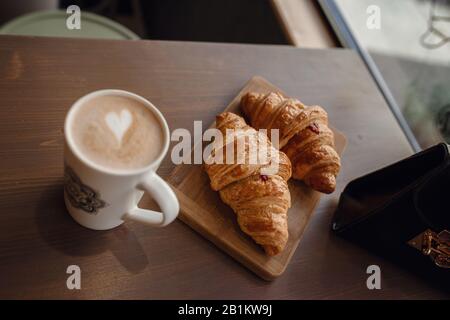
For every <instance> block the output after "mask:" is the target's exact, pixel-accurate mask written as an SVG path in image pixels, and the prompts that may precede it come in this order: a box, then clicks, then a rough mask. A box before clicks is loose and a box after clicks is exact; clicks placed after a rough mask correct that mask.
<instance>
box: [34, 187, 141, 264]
mask: <svg viewBox="0 0 450 320" xmlns="http://www.w3.org/2000/svg"><path fill="white" fill-rule="evenodd" d="M35 218H36V224H37V227H38V230H39V233H40V235H41V237H42V238H43V240H44V241H45V242H46V243H47V244H48V245H49V246H50V247H52V248H55V249H56V250H58V251H60V252H62V253H64V254H66V255H69V256H84V257H86V256H95V255H98V254H100V253H102V252H104V251H106V250H109V251H111V252H112V253H113V254H114V256H115V257H116V258H117V260H118V261H119V262H120V264H121V265H122V266H124V267H125V268H126V270H128V271H129V272H131V273H138V272H140V271H142V270H143V269H145V268H146V267H147V265H148V258H147V255H146V254H145V252H144V250H143V248H142V246H141V245H140V243H139V241H138V239H137V238H136V236H135V235H134V234H133V232H131V231H130V230H129V229H128V228H127V226H126V225H125V224H123V225H121V226H119V227H117V228H115V229H112V230H107V231H94V230H90V229H87V228H84V227H82V226H80V225H79V224H78V223H76V222H75V221H74V220H73V219H72V218H71V217H70V215H69V213H68V212H67V209H66V207H65V204H64V197H63V184H62V182H61V183H59V184H57V185H53V186H51V187H48V188H47V189H45V190H44V191H43V192H42V194H41V197H40V199H39V202H38V205H37V207H36V210H35Z"/></svg>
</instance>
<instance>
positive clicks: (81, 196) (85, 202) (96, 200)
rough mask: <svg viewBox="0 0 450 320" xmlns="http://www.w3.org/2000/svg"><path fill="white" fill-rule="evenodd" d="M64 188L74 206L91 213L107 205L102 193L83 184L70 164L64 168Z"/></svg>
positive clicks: (95, 212)
mask: <svg viewBox="0 0 450 320" xmlns="http://www.w3.org/2000/svg"><path fill="white" fill-rule="evenodd" d="M64 190H65V192H66V194H67V197H68V198H69V201H70V204H71V205H72V206H73V207H75V208H78V209H81V210H83V211H85V212H87V213H89V214H97V213H98V210H99V209H101V208H103V207H105V206H106V202H105V201H103V200H102V199H100V194H99V193H98V192H96V191H95V190H93V189H92V188H91V187H89V186H87V185H85V184H83V182H82V181H81V180H80V178H79V177H78V176H77V174H76V173H75V172H74V171H73V169H72V168H70V167H69V166H65V170H64Z"/></svg>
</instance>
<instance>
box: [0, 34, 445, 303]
mask: <svg viewBox="0 0 450 320" xmlns="http://www.w3.org/2000/svg"><path fill="white" fill-rule="evenodd" d="M256 74H258V75H261V76H263V77H265V78H267V79H268V80H270V81H271V82H273V83H274V84H276V85H277V86H279V87H281V88H283V89H284V90H285V91H286V92H287V93H288V94H290V95H293V96H298V97H300V98H301V99H302V100H303V101H304V102H305V103H318V104H322V105H324V106H325V107H326V108H327V109H328V111H329V114H330V118H331V122H332V123H333V125H334V126H335V127H337V128H339V129H340V130H342V131H343V132H344V133H345V134H346V135H347V137H348V140H349V141H348V147H347V150H346V152H345V156H344V158H343V168H342V173H341V175H340V176H339V181H338V190H337V191H336V192H335V193H334V194H333V195H330V196H326V197H323V198H322V201H321V203H320V206H319V208H318V210H317V211H316V212H315V214H314V215H313V218H312V220H311V222H310V224H309V226H308V227H307V229H306V233H305V236H304V238H303V239H302V241H301V243H300V245H299V247H298V249H297V251H296V253H295V255H294V257H293V259H292V261H291V263H290V265H289V266H288V268H287V270H286V272H285V273H284V275H282V276H281V277H280V278H279V279H277V280H275V281H274V282H266V281H264V280H261V279H259V278H258V277H256V276H255V275H253V274H252V273H251V272H249V271H248V270H246V269H245V268H243V267H242V266H241V265H240V264H238V263H237V262H235V261H234V260H233V259H232V258H230V257H229V256H227V255H226V254H224V253H223V252H221V251H220V250H218V249H217V248H216V247H215V246H214V245H212V244H211V243H210V242H208V241H206V240H205V239H203V238H202V237H201V236H200V235H198V234H197V233H195V232H193V231H192V230H191V229H190V228H189V227H187V226H186V225H184V224H183V223H182V222H180V221H176V222H175V223H173V224H172V225H170V226H169V227H167V228H164V229H151V228H148V227H146V226H143V225H140V224H134V223H127V224H126V225H123V226H121V227H118V228H116V229H114V230H110V231H104V232H99V231H91V230H87V229H84V228H82V227H80V226H79V225H77V224H76V223H75V222H74V221H72V219H71V218H70V216H69V215H68V214H67V213H66V210H65V208H64V204H63V198H62V149H63V145H62V144H63V139H62V124H63V119H64V115H65V113H66V111H67V110H68V108H69V107H70V105H71V103H72V102H73V101H74V100H75V99H76V98H78V97H80V96H82V95H84V94H86V93H88V92H90V91H93V90H96V89H100V88H121V89H125V90H130V91H133V92H136V93H138V94H140V95H143V96H145V97H147V98H149V99H150V100H151V101H152V102H153V103H154V104H155V105H156V106H158V107H159V108H160V110H161V111H162V112H163V113H164V115H165V116H166V117H167V120H168V122H169V125H170V127H171V129H175V128H178V127H184V128H187V129H190V130H192V129H193V120H204V121H205V123H206V124H209V123H210V122H211V121H212V120H213V118H214V116H215V115H216V114H217V113H219V112H220V111H221V110H222V109H223V108H224V107H225V106H226V105H227V103H228V102H229V101H230V99H231V98H232V97H234V96H235V95H236V93H237V92H238V91H239V89H240V88H241V87H242V86H243V85H244V84H245V82H246V81H247V80H248V79H249V78H250V77H252V76H253V75H256ZM0 123H1V125H0V226H1V229H0V230H1V232H0V298H120V299H122V298H123V299H129V298H145V299H156V298H208V299H209V298H211V299H214V298H215V299H226V298H245V299H247V298H252V299H269V298H273V299H299V298H313V299H315V298H320V299H330V298H337V299H340V298H369V299H372V298H374V299H376V298H383V299H392V298H444V297H448V296H446V295H445V293H443V292H440V291H437V289H435V288H433V287H432V286H431V285H429V284H428V283H425V282H423V281H422V280H421V279H418V278H416V277H415V276H413V275H411V274H408V273H406V272H405V271H403V270H402V269H400V268H398V267H396V266H394V265H392V264H391V263H389V262H387V261H384V260H383V259H381V258H379V257H376V256H374V255H372V254H370V253H368V252H366V251H365V250H363V249H361V248H359V247H357V246H355V245H353V244H350V243H348V242H346V241H344V240H342V239H340V238H337V237H336V236H334V235H333V234H332V233H331V232H330V231H329V230H330V221H331V217H332V214H333V211H334V209H335V207H336V203H337V199H338V196H339V194H340V191H341V190H342V188H343V187H344V186H345V184H346V183H347V182H349V181H350V180H351V179H353V178H355V177H357V176H360V175H362V174H364V173H366V172H368V171H371V170H373V169H376V168H379V167H381V166H384V165H387V164H389V163H391V162H393V161H396V160H398V159H401V158H403V157H405V156H408V155H410V154H411V153H412V150H411V148H410V146H409V145H408V142H407V140H406V139H405V137H404V136H403V134H402V131H401V129H400V128H399V126H398V125H397V123H396V121H395V119H394V117H393V116H392V115H391V113H390V111H389V108H388V107H387V105H386V103H385V102H384V100H383V98H382V96H381V94H379V93H378V91H377V88H376V86H375V84H374V83H373V81H372V79H371V78H370V76H369V74H368V73H367V71H366V69H365V67H364V65H363V63H362V62H361V61H360V59H359V58H358V57H357V55H356V54H355V53H354V52H351V51H346V50H341V49H336V50H303V49H296V48H290V47H284V46H258V45H224V44H205V43H181V42H159V41H139V42H126V41H98V40H71V39H51V38H33V37H14V36H2V37H0ZM172 168H173V165H172V164H171V163H170V160H169V158H167V159H166V160H165V162H164V163H163V165H162V167H161V169H160V171H159V172H160V174H161V175H162V176H166V175H167V174H168V173H169V172H170V170H171V169H172ZM72 264H76V265H79V266H80V267H81V270H82V279H81V285H82V289H81V290H79V291H77V290H73V291H70V290H68V289H67V288H66V279H67V277H68V275H67V274H66V268H67V267H68V266H69V265H72ZM371 264H377V265H379V266H380V267H381V270H382V290H379V291H376V290H375V291H370V290H368V289H367V288H366V279H367V274H366V268H367V266H368V265H371Z"/></svg>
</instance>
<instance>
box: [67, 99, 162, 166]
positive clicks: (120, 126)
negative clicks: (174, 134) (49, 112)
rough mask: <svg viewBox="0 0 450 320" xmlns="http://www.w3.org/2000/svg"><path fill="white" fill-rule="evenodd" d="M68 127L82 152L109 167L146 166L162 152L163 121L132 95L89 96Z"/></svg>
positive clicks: (99, 163)
mask: <svg viewBox="0 0 450 320" xmlns="http://www.w3.org/2000/svg"><path fill="white" fill-rule="evenodd" d="M69 130H71V134H72V136H73V141H74V143H75V145H76V148H78V149H79V151H80V152H81V154H83V155H84V156H85V157H86V158H87V159H89V160H90V161H92V162H94V163H96V164H98V165H100V166H103V167H105V168H108V169H113V170H127V169H139V168H143V167H145V166H147V165H149V164H150V163H152V162H153V161H154V160H156V159H157V158H158V156H159V155H160V154H161V152H163V144H164V132H163V129H162V126H161V124H160V122H159V121H158V119H157V118H156V116H155V115H154V114H153V112H152V111H151V110H150V109H149V108H147V106H146V105H145V104H144V103H142V102H140V101H138V100H136V99H133V98H129V97H124V96H120V95H104V96H97V97H94V98H92V99H89V100H88V101H86V102H85V103H83V105H81V106H80V107H79V108H78V110H77V112H76V114H75V115H74V117H73V121H72V123H71V127H70V128H69Z"/></svg>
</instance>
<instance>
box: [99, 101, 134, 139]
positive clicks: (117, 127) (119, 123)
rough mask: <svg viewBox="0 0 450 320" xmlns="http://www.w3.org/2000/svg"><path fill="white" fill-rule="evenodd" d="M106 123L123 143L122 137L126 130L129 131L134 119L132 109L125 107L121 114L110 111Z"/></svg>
mask: <svg viewBox="0 0 450 320" xmlns="http://www.w3.org/2000/svg"><path fill="white" fill-rule="evenodd" d="M105 121H106V124H107V125H108V127H109V129H110V130H111V131H112V132H113V133H114V135H115V136H116V138H117V141H118V142H119V144H122V138H123V135H124V134H125V132H127V130H128V128H129V127H130V125H131V122H132V121H133V116H132V115H131V113H130V111H128V110H127V109H123V110H122V111H121V112H120V116H119V115H118V114H117V113H115V112H114V111H111V112H109V113H108V114H107V115H106V117H105Z"/></svg>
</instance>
